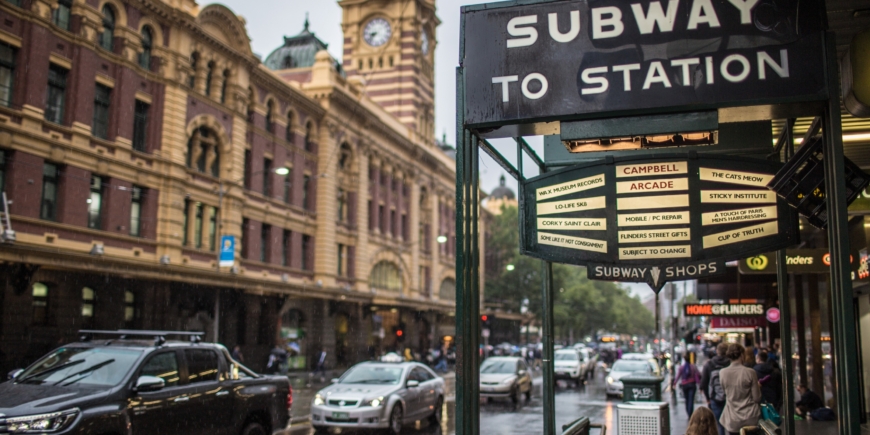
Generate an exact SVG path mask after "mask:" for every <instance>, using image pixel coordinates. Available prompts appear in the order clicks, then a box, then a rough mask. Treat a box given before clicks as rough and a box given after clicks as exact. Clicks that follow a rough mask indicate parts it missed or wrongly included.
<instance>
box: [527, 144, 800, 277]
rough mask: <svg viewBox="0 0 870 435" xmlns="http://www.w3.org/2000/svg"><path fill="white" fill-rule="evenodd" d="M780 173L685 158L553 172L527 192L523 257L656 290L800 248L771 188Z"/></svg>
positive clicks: (751, 163) (756, 164) (763, 166)
mask: <svg viewBox="0 0 870 435" xmlns="http://www.w3.org/2000/svg"><path fill="white" fill-rule="evenodd" d="M780 166H781V164H779V163H775V162H768V161H763V160H752V159H746V158H737V157H728V156H718V155H717V156H715V157H711V156H705V155H700V154H696V153H684V154H671V155H663V156H660V157H656V158H636V157H634V158H622V159H608V160H602V161H599V162H597V163H593V164H586V165H579V166H574V167H570V168H566V169H563V170H559V171H554V172H550V173H547V174H544V175H541V176H539V177H536V178H532V179H529V180H528V181H527V182H525V183H524V184H523V189H522V192H523V200H524V201H523V218H524V227H525V228H526V230H525V231H524V234H523V236H522V251H523V253H524V254H527V255H531V256H534V257H538V258H541V259H544V260H548V261H558V262H562V263H569V264H576V265H583V266H587V271H588V275H589V278H591V279H602V280H608V281H630V282H647V283H649V284H650V286H651V287H653V289H654V290H658V289H660V288H661V286H662V285H663V284H664V283H665V282H667V281H678V280H686V279H696V278H700V277H704V276H709V275H712V274H716V273H722V272H724V262H725V260H730V259H733V258H740V257H745V256H747V255H754V254H760V253H763V252H770V251H773V250H777V249H781V248H785V247H787V246H791V245H794V244H795V243H797V242H798V228H797V214H796V212H795V211H794V209H792V208H791V207H790V206H789V205H788V204H787V203H785V201H784V200H782V199H780V198H779V197H777V196H776V194H775V193H773V192H772V191H770V190H768V189H767V184H768V183H769V182H770V180H771V179H772V178H773V174H775V173H776V171H777V169H778V168H779V167H780Z"/></svg>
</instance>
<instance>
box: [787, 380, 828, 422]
mask: <svg viewBox="0 0 870 435" xmlns="http://www.w3.org/2000/svg"><path fill="white" fill-rule="evenodd" d="M797 389H798V393H800V395H801V400H799V401H798V402H797V403H795V404H794V405H795V408H796V409H795V412H796V413H797V415H800V416H801V417H806V416H807V415H810V413H811V412H813V411H815V410H817V409H819V408H821V407H823V406H825V404H824V402H822V398H821V397H819V395H818V394H816V393H814V392H812V391H811V390H810V389H809V388H807V384H806V383H803V382H801V383H800V385H798V388H797Z"/></svg>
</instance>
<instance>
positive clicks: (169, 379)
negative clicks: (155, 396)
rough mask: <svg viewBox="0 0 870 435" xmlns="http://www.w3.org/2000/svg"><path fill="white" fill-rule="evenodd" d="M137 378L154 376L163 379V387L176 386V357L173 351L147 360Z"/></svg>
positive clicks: (177, 378) (177, 377) (177, 376)
mask: <svg viewBox="0 0 870 435" xmlns="http://www.w3.org/2000/svg"><path fill="white" fill-rule="evenodd" d="M139 376H156V377H158V378H160V379H163V382H164V384H165V387H167V388H168V387H175V386H177V385H178V380H179V373H178V357H177V356H176V353H175V350H170V351H168V352H163V353H159V354H157V355H154V356H152V357H151V359H149V360H148V361H147V362H146V363H145V364H144V365H143V366H142V371H141V372H139Z"/></svg>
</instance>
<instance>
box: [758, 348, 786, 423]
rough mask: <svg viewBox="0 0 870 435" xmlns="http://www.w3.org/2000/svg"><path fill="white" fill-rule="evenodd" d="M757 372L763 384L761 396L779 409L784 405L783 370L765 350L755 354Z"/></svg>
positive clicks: (759, 381) (759, 380)
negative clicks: (772, 360)
mask: <svg viewBox="0 0 870 435" xmlns="http://www.w3.org/2000/svg"><path fill="white" fill-rule="evenodd" d="M755 361H756V364H755V367H754V369H755V374H756V376H758V383H760V384H761V397H762V399H764V401H765V402H767V403H770V404H771V405H773V407H774V408H775V409H776V410H777V411H779V410H780V408H781V407H782V371H781V370H780V369H779V368H777V367H776V366H775V365H774V364H773V362H771V361H770V359H768V354H767V352H765V351H763V350H762V351H760V352H758V355H756V356H755Z"/></svg>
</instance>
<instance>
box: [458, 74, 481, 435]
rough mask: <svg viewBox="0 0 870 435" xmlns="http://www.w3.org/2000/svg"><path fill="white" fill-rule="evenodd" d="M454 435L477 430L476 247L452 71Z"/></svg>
mask: <svg viewBox="0 0 870 435" xmlns="http://www.w3.org/2000/svg"><path fill="white" fill-rule="evenodd" d="M456 85H457V86H456V109H457V110H456V350H457V355H456V356H457V358H456V433H457V434H460V435H477V434H478V433H479V432H480V401H479V397H480V396H479V395H480V383H479V373H478V367H479V360H480V357H479V356H478V342H479V337H480V323H479V322H478V320H477V316H478V314H479V312H480V309H479V288H480V270H479V267H478V265H479V258H480V247H479V238H478V236H477V221H478V206H479V201H478V181H479V173H478V167H477V143H476V139H474V138H473V136H472V135H471V134H470V133H469V132H468V131H467V130H466V129H465V104H464V103H465V76H464V70H463V68H462V67H459V68H457V69H456Z"/></svg>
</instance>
